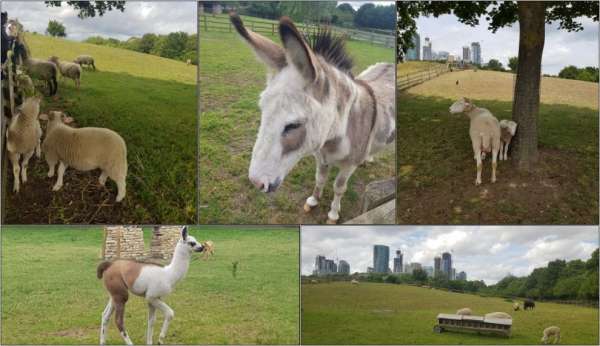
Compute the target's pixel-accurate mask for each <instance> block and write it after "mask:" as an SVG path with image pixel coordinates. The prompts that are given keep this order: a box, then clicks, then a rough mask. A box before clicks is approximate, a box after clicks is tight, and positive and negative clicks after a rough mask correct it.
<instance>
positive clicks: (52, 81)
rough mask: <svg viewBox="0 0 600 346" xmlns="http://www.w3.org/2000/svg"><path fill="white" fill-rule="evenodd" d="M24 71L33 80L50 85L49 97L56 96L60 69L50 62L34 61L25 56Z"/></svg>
mask: <svg viewBox="0 0 600 346" xmlns="http://www.w3.org/2000/svg"><path fill="white" fill-rule="evenodd" d="M23 69H24V71H25V72H26V73H27V74H28V75H29V76H30V77H31V78H33V79H38V80H43V81H45V82H46V84H47V85H48V87H49V89H50V91H49V96H53V95H56V92H57V91H58V82H57V81H56V78H57V77H58V67H57V66H56V65H55V64H54V63H52V62H50V61H44V60H40V59H34V58H31V57H29V56H28V55H27V53H24V54H23Z"/></svg>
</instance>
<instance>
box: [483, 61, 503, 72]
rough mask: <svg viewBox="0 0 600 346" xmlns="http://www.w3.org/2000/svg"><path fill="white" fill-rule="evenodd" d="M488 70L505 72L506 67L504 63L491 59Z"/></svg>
mask: <svg viewBox="0 0 600 346" xmlns="http://www.w3.org/2000/svg"><path fill="white" fill-rule="evenodd" d="M486 69H488V70H492V71H504V66H502V63H501V62H500V61H499V60H496V59H490V61H488V64H487V67H486Z"/></svg>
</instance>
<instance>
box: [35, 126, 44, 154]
mask: <svg viewBox="0 0 600 346" xmlns="http://www.w3.org/2000/svg"><path fill="white" fill-rule="evenodd" d="M37 132H38V140H37V145H36V146H35V157H37V158H38V159H41V158H42V129H41V128H39V127H38V131H37Z"/></svg>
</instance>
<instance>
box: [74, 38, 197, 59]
mask: <svg viewBox="0 0 600 346" xmlns="http://www.w3.org/2000/svg"><path fill="white" fill-rule="evenodd" d="M197 40H198V36H197V35H196V34H193V35H190V34H188V33H186V32H182V31H179V32H172V33H170V34H168V35H156V34H144V35H143V36H142V37H131V38H130V39H128V40H126V41H120V40H117V39H115V38H104V37H101V36H92V37H89V38H87V39H86V40H85V41H84V42H86V43H91V44H97V45H102V46H109V47H116V48H123V49H129V50H134V51H136V52H140V53H146V54H152V55H158V56H161V57H163V58H169V59H175V60H180V61H187V60H190V61H191V63H192V64H194V65H196V64H197V61H198V59H197V53H196V47H197Z"/></svg>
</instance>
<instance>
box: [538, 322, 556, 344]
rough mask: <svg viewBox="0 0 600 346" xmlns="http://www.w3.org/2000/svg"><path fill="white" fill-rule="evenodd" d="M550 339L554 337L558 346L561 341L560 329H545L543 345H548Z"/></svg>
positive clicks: (554, 327)
mask: <svg viewBox="0 0 600 346" xmlns="http://www.w3.org/2000/svg"><path fill="white" fill-rule="evenodd" d="M550 337H554V344H558V342H559V341H560V328H558V327H557V326H552V327H548V328H546V329H544V336H542V339H541V341H542V343H544V344H547V343H548V339H550Z"/></svg>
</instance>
